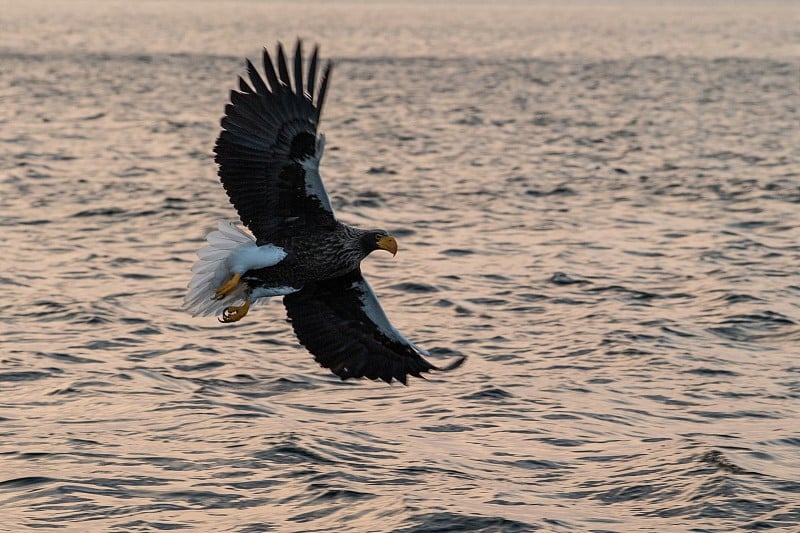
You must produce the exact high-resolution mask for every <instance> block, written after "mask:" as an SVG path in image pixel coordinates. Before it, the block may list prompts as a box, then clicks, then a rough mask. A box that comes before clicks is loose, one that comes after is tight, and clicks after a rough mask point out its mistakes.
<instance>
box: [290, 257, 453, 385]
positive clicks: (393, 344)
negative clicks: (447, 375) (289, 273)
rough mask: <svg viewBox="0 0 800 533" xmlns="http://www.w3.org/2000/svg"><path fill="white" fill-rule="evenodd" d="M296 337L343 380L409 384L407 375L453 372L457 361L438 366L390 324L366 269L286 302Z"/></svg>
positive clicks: (308, 289)
mask: <svg viewBox="0 0 800 533" xmlns="http://www.w3.org/2000/svg"><path fill="white" fill-rule="evenodd" d="M283 303H284V305H285V306H286V311H287V314H288V316H289V319H290V320H291V323H292V327H293V328H294V332H295V334H296V335H297V338H298V339H299V340H300V343H301V344H303V345H304V346H305V347H306V348H307V349H308V351H310V352H311V353H312V354H313V355H314V359H316V361H317V362H318V363H319V364H320V365H322V366H324V367H325V368H329V369H330V370H331V371H332V372H333V373H334V374H336V375H337V376H339V377H340V378H341V379H343V380H344V379H348V378H360V377H366V378H369V379H382V380H384V381H386V382H387V383H390V382H391V381H392V379H396V380H398V381H400V382H401V383H403V384H405V383H406V380H407V376H409V375H411V376H416V377H422V376H421V374H422V373H424V372H429V371H431V370H452V369H453V368H457V367H458V366H460V365H461V364H462V363H463V362H464V357H460V358H458V359H456V360H455V361H454V362H452V363H450V364H449V365H447V366H446V367H442V368H440V367H436V366H434V365H433V364H431V363H430V362H428V361H427V360H425V359H424V358H423V357H422V355H423V354H427V352H425V351H424V350H421V349H420V348H419V347H417V346H416V345H415V344H413V343H412V342H410V341H409V340H408V339H406V338H405V337H404V336H403V335H402V334H400V332H398V331H397V330H396V329H395V328H394V327H393V326H392V325H391V323H390V322H389V320H388V318H387V317H386V314H385V313H384V312H383V309H382V308H381V306H380V304H379V303H378V299H377V297H376V296H375V293H374V292H373V291H372V288H371V287H370V286H369V283H367V281H366V280H365V279H364V277H363V276H362V275H361V271H360V270H354V271H353V272H350V273H349V274H346V275H344V276H341V277H339V278H334V279H330V280H326V281H322V282H317V283H313V284H309V285H306V286H305V287H303V289H302V290H300V291H298V292H296V293H294V294H290V295H288V296H286V297H284V299H283Z"/></svg>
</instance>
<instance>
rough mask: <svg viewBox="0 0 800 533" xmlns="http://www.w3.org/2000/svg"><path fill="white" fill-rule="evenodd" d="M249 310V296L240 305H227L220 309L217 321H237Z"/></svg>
mask: <svg viewBox="0 0 800 533" xmlns="http://www.w3.org/2000/svg"><path fill="white" fill-rule="evenodd" d="M249 310H250V297H249V296H248V297H247V299H246V300H245V301H244V303H243V304H242V305H229V306H228V307H226V308H225V309H224V310H223V311H222V316H221V317H219V321H220V322H223V323H226V324H227V323H228V322H238V321H239V320H241V319H243V318H244V315H246V314H247V312H248V311H249Z"/></svg>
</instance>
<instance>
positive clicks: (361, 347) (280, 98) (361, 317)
mask: <svg viewBox="0 0 800 533" xmlns="http://www.w3.org/2000/svg"><path fill="white" fill-rule="evenodd" d="M318 52H319V47H318V46H315V47H314V50H313V52H312V54H311V58H310V60H309V61H308V65H307V70H306V69H304V60H303V50H302V42H301V41H300V40H298V41H297V44H296V45H295V50H294V58H293V61H291V59H287V55H286V53H285V52H284V48H283V45H282V44H280V43H278V46H277V52H276V54H275V58H276V60H277V61H276V62H274V61H273V60H272V57H271V56H270V54H269V52H268V50H267V49H266V48H265V49H264V51H263V70H264V77H262V75H261V74H260V73H259V72H258V70H257V69H256V67H255V66H254V65H253V63H252V62H251V61H250V60H247V63H246V65H247V74H248V77H249V83H248V81H245V79H244V78H243V77H241V76H240V77H239V88H238V90H233V91H231V93H230V103H228V104H227V106H226V107H225V116H224V117H223V118H222V121H221V126H222V131H221V132H220V134H219V137H218V138H217V142H216V145H215V147H214V153H215V155H216V157H215V161H216V163H217V165H218V167H219V168H218V174H219V178H220V181H221V183H222V186H223V188H224V189H225V192H226V193H227V195H228V198H229V200H230V202H231V203H232V204H233V206H234V208H235V209H236V211H237V213H238V215H239V218H240V220H241V223H242V224H243V225H244V226H245V227H246V228H247V229H248V230H249V232H247V231H245V230H244V229H243V228H242V227H241V226H239V225H238V224H236V223H234V222H228V221H220V222H219V223H218V228H217V229H216V230H215V231H212V232H211V233H209V234H208V236H207V241H208V243H207V245H206V246H205V247H203V248H201V249H200V250H199V251H198V260H197V262H196V263H195V264H194V266H193V267H192V272H193V275H192V278H191V281H190V282H189V290H188V292H187V294H186V298H185V301H184V307H185V308H186V309H187V310H188V311H189V312H191V313H192V314H193V315H194V316H211V315H219V320H220V321H221V322H223V323H231V322H237V321H239V320H241V319H242V318H244V317H245V315H247V313H248V311H249V310H250V307H251V306H252V305H253V304H255V303H258V302H261V301H264V300H266V299H267V298H270V297H275V296H282V297H283V303H284V306H285V307H286V312H287V315H288V318H289V322H290V323H291V325H292V328H293V329H294V333H295V335H296V336H297V339H298V340H299V341H300V343H301V344H302V345H303V346H305V347H306V349H307V350H308V351H309V352H311V354H312V355H313V356H314V358H315V359H316V361H317V362H318V363H319V364H320V365H321V366H323V367H325V368H328V369H330V370H331V371H332V372H333V373H334V374H336V375H337V376H339V377H340V378H341V379H342V380H345V379H348V378H368V379H373V380H379V379H380V380H383V381H385V382H387V383H391V382H392V380H393V379H394V380H397V381H399V382H401V383H403V384H404V385H405V384H406V382H407V376H409V375H411V376H415V377H423V376H422V374H423V373H424V372H429V371H447V370H452V369H454V368H457V367H458V366H460V365H461V364H462V363H463V362H464V359H465V357H464V356H459V357H458V358H456V359H455V360H454V361H452V362H450V363H449V364H447V365H446V366H443V367H437V366H434V365H433V364H431V363H430V362H428V361H427V360H426V359H425V357H424V356H430V353H429V352H427V351H426V350H424V349H422V348H420V347H419V346H417V345H416V344H414V343H413V342H411V341H409V340H408V339H407V338H405V337H404V336H403V335H402V334H401V333H400V332H399V331H398V330H397V329H396V328H395V327H394V326H392V324H391V323H390V322H389V319H388V318H387V317H386V314H385V312H384V311H383V309H382V308H381V305H380V303H379V302H378V298H377V297H376V295H375V292H374V291H373V290H372V287H370V284H369V283H368V282H367V280H366V279H365V278H364V276H363V274H362V273H361V261H363V260H364V259H365V258H366V257H367V256H368V255H369V254H370V253H372V252H373V251H376V250H385V251H387V252H389V253H391V254H392V255H393V256H394V255H395V254H397V240H396V239H395V237H394V236H392V235H391V234H390V233H388V232H387V231H385V230H382V229H369V230H365V229H359V228H355V227H352V226H348V225H346V224H343V223H342V222H340V221H339V220H337V218H336V216H335V214H334V212H333V208H332V207H331V201H330V199H329V198H328V194H327V192H326V191H325V186H324V184H323V182H322V178H321V176H320V172H319V165H320V160H321V159H322V154H323V151H324V149H325V136H324V135H323V134H321V133H319V132H318V127H319V122H320V115H321V113H322V108H323V104H324V103H325V96H326V93H327V91H328V82H329V80H330V76H331V68H332V66H333V64H332V62H330V61H328V62H327V63H326V64H325V67H324V69H322V70H321V75H320V68H319V67H320V65H319V57H318ZM276 67H277V68H276ZM290 72H291V74H290Z"/></svg>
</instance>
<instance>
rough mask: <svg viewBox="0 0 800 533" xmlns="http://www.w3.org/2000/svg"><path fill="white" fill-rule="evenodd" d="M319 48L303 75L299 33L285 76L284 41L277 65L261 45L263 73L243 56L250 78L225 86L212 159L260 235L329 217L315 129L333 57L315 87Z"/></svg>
mask: <svg viewBox="0 0 800 533" xmlns="http://www.w3.org/2000/svg"><path fill="white" fill-rule="evenodd" d="M317 51H318V48H316V47H315V48H314V52H313V54H312V56H311V61H310V64H309V66H308V74H307V76H306V79H305V80H304V79H303V52H302V46H301V43H300V41H299V40H298V41H297V46H296V48H295V54H294V65H293V77H294V80H291V79H290V76H289V67H288V65H287V60H286V54H285V53H284V51H283V46H282V45H280V44H278V52H277V67H278V68H277V71H276V69H275V65H274V64H273V62H272V58H271V57H270V55H269V52H267V50H266V48H265V49H264V71H265V74H266V81H265V80H264V78H262V77H261V75H260V74H259V72H258V71H257V70H256V68H255V66H253V64H252V63H251V62H250V61H249V60H248V61H247V72H248V74H249V76H250V83H249V84H248V83H247V82H246V81H245V80H244V79H242V78H241V77H240V78H239V90H238V91H231V103H230V104H228V105H227V106H226V107H225V116H224V117H223V118H222V132H221V133H220V135H219V137H218V138H217V143H216V146H215V147H214V152H215V153H216V158H215V160H216V162H217V163H218V164H219V176H220V180H221V181H222V185H223V187H224V188H225V191H227V193H228V196H229V197H230V200H231V203H233V205H234V207H235V208H236V210H237V211H238V212H239V217H240V218H241V219H242V223H243V224H244V225H245V226H247V227H248V228H250V231H252V232H253V234H254V235H255V236H256V238H257V239H258V241H259V243H262V242H267V241H269V239H270V236H271V235H272V233H273V232H274V231H275V230H276V229H282V230H286V229H290V228H291V227H292V226H296V225H305V226H308V225H314V226H324V225H328V224H331V223H333V221H334V215H333V209H332V208H331V202H330V200H329V199H328V194H327V193H326V192H325V186H324V185H323V184H322V178H321V177H320V175H319V160H320V158H321V157H322V148H323V145H324V137H323V136H320V137H319V138H318V137H317V126H318V125H319V118H320V113H321V112H322V106H323V103H324V101H325V93H326V91H327V88H328V79H329V75H330V71H331V63H330V62H328V64H327V66H326V67H325V70H324V72H323V74H322V77H321V79H320V81H319V88H318V90H317V70H318V68H317Z"/></svg>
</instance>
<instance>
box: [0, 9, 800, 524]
mask: <svg viewBox="0 0 800 533" xmlns="http://www.w3.org/2000/svg"><path fill="white" fill-rule="evenodd" d="M554 4H555V3H553V4H550V3H545V2H541V3H537V2H522V1H518V2H511V1H507V0H506V1H502V2H499V3H490V2H456V1H454V0H453V1H450V0H446V1H429V2H410V1H396V2H366V1H364V2H353V1H349V2H334V1H330V2H291V3H273V2H257V1H240V2H210V1H208V2H206V1H183V2H145V1H134V2H128V1H125V2H120V1H105V2H80V1H69V2H67V1H63V2H59V1H38V0H32V1H25V2H22V1H16V0H11V1H8V0H7V1H5V2H3V6H2V9H0V250H1V252H0V266H2V268H0V283H2V287H3V289H4V291H3V292H4V304H3V308H2V312H0V530H2V531H13V532H18V531H27V530H37V531H44V530H52V529H56V528H68V529H71V530H73V531H124V532H129V531H154V530H172V529H177V530H180V529H183V530H189V531H235V532H255V531H297V532H306V531H332V532H337V531H400V532H435V531H453V532H465V531H482V532H527V531H536V530H539V531H547V532H550V531H553V532H573V531H598V532H599V531H616V532H625V531H657V532H663V531H703V532H712V531H713V532H727V531H734V530H759V529H770V528H772V529H775V530H782V531H798V530H800V429H799V428H800V414H799V413H800V275H798V265H800V30H799V28H800V8H798V4H797V3H792V2H783V3H767V2H756V1H752V2H750V1H739V2H716V3H698V2H688V1H686V2H669V1H664V2H646V1H640V2H636V1H630V2H623V1H617V0H614V1H609V2H588V1H587V2H582V3H581V2H572V3H568V4H558V5H554ZM297 36H301V37H304V38H305V40H306V45H307V48H308V47H310V45H311V44H312V43H314V42H318V43H319V44H320V45H321V46H322V53H323V55H324V56H325V57H331V58H333V59H334V60H335V62H336V66H335V68H334V73H333V79H332V85H331V89H330V93H329V99H328V101H327V109H326V110H325V114H324V117H323V127H322V129H323V130H324V131H325V132H326V134H327V138H328V149H327V150H326V155H325V158H324V159H323V161H322V173H323V176H324V177H325V180H326V184H327V187H328V190H329V191H330V193H331V196H332V199H333V203H334V205H335V208H336V209H337V212H338V214H339V216H340V218H341V219H342V220H344V221H346V222H348V223H351V224H356V225H361V226H366V227H384V228H387V229H389V230H391V231H392V232H393V233H394V234H395V235H397V236H398V240H399V243H400V253H399V254H398V256H397V257H396V258H394V259H392V258H391V257H389V256H388V254H384V255H377V254H376V255H375V256H373V257H370V258H369V259H367V260H366V261H365V263H364V271H365V273H366V275H367V276H368V277H369V279H370V280H371V281H372V284H373V286H374V287H375V289H376V291H377V292H378V293H379V295H380V298H381V300H382V302H383V305H384V307H385V308H386V310H387V313H388V314H389V316H390V318H391V319H392V321H393V322H394V324H395V325H396V326H397V327H398V329H400V330H401V331H402V332H404V333H405V334H406V336H408V337H409V338H411V339H412V340H414V341H416V342H417V343H418V344H420V345H421V346H424V347H426V348H428V349H430V350H431V351H432V352H433V355H432V357H431V359H432V360H434V362H437V361H445V360H447V359H449V358H450V357H452V356H453V355H454V354H465V355H467V356H468V359H467V362H466V364H465V365H464V366H463V367H461V368H460V369H458V370H457V371H454V372H452V373H450V374H439V375H432V376H431V377H430V378H429V379H428V380H427V381H425V380H412V382H410V383H409V386H408V387H404V386H401V385H399V384H394V385H392V386H389V385H386V384H384V383H373V382H367V381H355V382H353V381H348V382H341V381H339V380H338V379H337V378H336V377H335V376H332V375H331V374H329V373H328V372H327V371H325V370H324V369H322V368H320V367H318V366H317V364H316V363H315V362H314V361H313V359H312V357H311V356H310V355H309V354H308V353H307V352H306V351H305V350H304V349H303V348H302V347H301V346H300V345H299V344H298V343H297V341H296V339H295V337H294V336H293V335H292V334H291V333H290V326H289V325H288V324H287V323H286V320H285V312H284V309H283V307H282V305H281V303H280V301H279V299H276V300H275V301H273V302H270V303H269V304H267V305H265V306H263V307H260V308H256V309H253V310H252V311H251V312H250V314H249V315H248V316H247V317H246V319H245V320H243V321H242V322H239V323H237V324H233V325H222V324H219V323H218V322H217V321H216V320H214V319H213V318H205V319H203V318H192V317H190V316H188V315H187V314H185V313H184V312H183V311H182V310H181V304H182V299H183V295H184V291H185V287H186V284H187V282H188V281H189V278H190V274H191V273H190V270H189V269H190V267H191V264H192V263H193V261H194V259H195V255H194V254H195V251H196V250H197V249H198V248H199V247H200V246H201V245H202V243H203V241H204V238H205V234H206V233H207V232H208V231H209V230H211V229H213V228H214V227H215V225H216V221H217V220H220V219H232V220H233V219H236V215H235V212H234V211H233V209H232V207H231V206H230V205H229V204H228V202H227V199H226V197H225V194H224V192H223V190H222V188H221V187H220V186H219V184H218V182H217V178H216V168H215V165H214V163H213V160H212V155H211V149H212V146H213V143H214V139H215V137H216V135H217V133H218V128H219V118H220V117H221V115H222V112H223V108H224V105H225V103H226V102H227V101H228V91H229V90H230V89H232V88H234V87H235V86H236V77H237V75H239V74H241V73H242V72H243V65H244V58H245V57H246V56H249V57H258V55H259V53H260V49H261V47H262V46H269V47H270V48H273V47H274V45H275V43H276V42H277V41H278V40H283V41H284V42H287V43H289V42H292V41H294V39H295V38H296V37H297Z"/></svg>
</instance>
